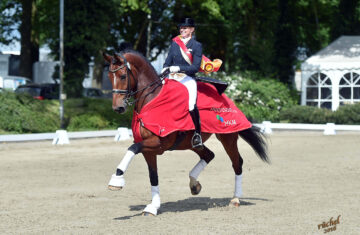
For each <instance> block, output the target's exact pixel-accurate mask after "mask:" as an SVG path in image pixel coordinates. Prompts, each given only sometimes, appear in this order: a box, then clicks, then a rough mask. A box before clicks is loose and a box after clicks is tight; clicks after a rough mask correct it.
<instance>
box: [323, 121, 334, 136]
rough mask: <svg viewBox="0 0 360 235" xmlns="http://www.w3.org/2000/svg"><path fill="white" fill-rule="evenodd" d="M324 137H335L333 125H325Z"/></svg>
mask: <svg viewBox="0 0 360 235" xmlns="http://www.w3.org/2000/svg"><path fill="white" fill-rule="evenodd" d="M324 135H336V131H335V123H326V125H325V129H324Z"/></svg>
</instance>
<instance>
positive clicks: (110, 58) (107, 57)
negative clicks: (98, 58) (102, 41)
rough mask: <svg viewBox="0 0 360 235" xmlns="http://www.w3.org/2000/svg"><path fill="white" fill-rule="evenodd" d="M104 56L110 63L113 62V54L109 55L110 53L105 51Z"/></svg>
mask: <svg viewBox="0 0 360 235" xmlns="http://www.w3.org/2000/svg"><path fill="white" fill-rule="evenodd" d="M103 57H104V59H105V60H106V61H107V62H108V63H109V64H111V60H112V56H111V55H108V54H106V53H105V52H103Z"/></svg>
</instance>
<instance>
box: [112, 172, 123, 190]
mask: <svg viewBox="0 0 360 235" xmlns="http://www.w3.org/2000/svg"><path fill="white" fill-rule="evenodd" d="M109 186H114V187H124V186H125V179H124V175H115V174H113V175H112V176H111V179H110V181H109Z"/></svg>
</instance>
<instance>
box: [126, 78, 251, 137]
mask: <svg viewBox="0 0 360 235" xmlns="http://www.w3.org/2000/svg"><path fill="white" fill-rule="evenodd" d="M164 81H165V83H164V85H163V87H162V89H161V91H160V93H159V95H158V96H157V97H155V98H154V99H153V100H152V101H150V102H149V103H147V104H146V105H145V106H144V107H143V108H142V109H141V111H140V113H137V112H136V111H134V113H133V120H132V125H131V126H132V131H133V135H134V142H135V143H138V142H141V141H142V138H141V135H140V125H142V126H144V127H145V128H146V129H148V130H150V131H151V132H152V133H154V134H155V135H157V136H160V137H165V136H167V135H169V134H170V133H172V132H174V131H188V130H194V129H195V127H194V123H193V121H192V119H191V117H190V114H189V94H188V91H187V89H186V87H185V86H184V85H182V84H181V83H179V82H177V81H175V80H170V79H165V80H164ZM197 86H198V98H197V107H198V109H199V112H200V122H201V131H202V132H208V133H222V134H224V133H233V132H238V131H241V130H245V129H248V128H250V127H251V126H252V125H251V123H250V122H249V121H248V120H247V118H246V117H245V115H244V114H243V113H242V112H241V111H240V109H238V108H237V107H236V105H235V104H234V102H232V101H231V100H230V99H229V98H228V97H227V96H226V95H225V94H222V95H220V94H219V93H218V91H217V90H216V88H215V87H214V86H213V85H211V84H209V83H203V82H197Z"/></svg>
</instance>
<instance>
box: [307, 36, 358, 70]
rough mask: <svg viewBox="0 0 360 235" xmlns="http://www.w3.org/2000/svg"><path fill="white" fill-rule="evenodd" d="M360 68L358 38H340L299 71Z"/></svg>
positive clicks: (309, 60) (312, 57)
mask: <svg viewBox="0 0 360 235" xmlns="http://www.w3.org/2000/svg"><path fill="white" fill-rule="evenodd" d="M355 68H356V69H359V68H360V36H341V37H339V38H338V39H336V40H335V41H334V42H332V43H331V44H330V45H329V46H327V47H325V48H324V49H322V50H320V51H319V52H318V53H316V54H315V55H313V56H311V57H310V58H308V59H307V60H305V62H304V63H302V64H301V70H316V71H318V70H343V69H355Z"/></svg>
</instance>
